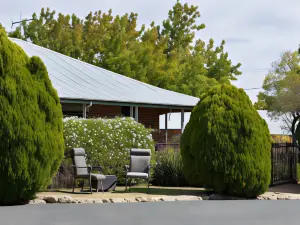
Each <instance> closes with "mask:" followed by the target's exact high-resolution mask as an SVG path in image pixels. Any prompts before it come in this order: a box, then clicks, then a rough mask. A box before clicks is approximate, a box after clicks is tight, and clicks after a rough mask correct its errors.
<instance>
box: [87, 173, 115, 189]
mask: <svg viewBox="0 0 300 225" xmlns="http://www.w3.org/2000/svg"><path fill="white" fill-rule="evenodd" d="M105 177H106V179H104V180H102V182H103V189H104V190H103V191H108V190H111V191H114V190H116V186H117V181H118V179H117V177H116V176H115V175H105ZM92 188H93V189H96V190H97V189H98V191H102V189H101V180H98V181H97V180H92Z"/></svg>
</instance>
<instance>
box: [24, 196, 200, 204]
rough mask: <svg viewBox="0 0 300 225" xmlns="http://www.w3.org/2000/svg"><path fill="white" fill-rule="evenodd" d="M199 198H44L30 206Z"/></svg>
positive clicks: (198, 198)
mask: <svg viewBox="0 0 300 225" xmlns="http://www.w3.org/2000/svg"><path fill="white" fill-rule="evenodd" d="M200 200H203V199H202V197H199V196H183V195H182V196H162V197H147V196H146V197H132V198H95V199H81V198H77V199H76V198H72V197H71V196H53V195H51V196H50V195H49V196H44V197H40V198H38V199H34V200H31V201H29V204H46V203H49V204H53V203H75V204H78V203H81V204H101V203H138V202H170V201H200Z"/></svg>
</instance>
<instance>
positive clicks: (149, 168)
mask: <svg viewBox="0 0 300 225" xmlns="http://www.w3.org/2000/svg"><path fill="white" fill-rule="evenodd" d="M150 170H151V165H149V166H148V174H150Z"/></svg>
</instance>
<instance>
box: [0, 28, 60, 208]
mask: <svg viewBox="0 0 300 225" xmlns="http://www.w3.org/2000/svg"><path fill="white" fill-rule="evenodd" d="M62 129H63V126H62V111H61V105H60V102H59V98H58V95H57V92H56V91H55V89H54V88H53V87H52V84H51V82H50V79H49V77H48V73H47V70H46V67H45V65H44V64H43V62H42V61H41V60H40V59H39V58H38V57H31V58H29V57H28V56H27V55H26V54H25V53H24V51H23V50H22V49H21V48H20V47H19V46H17V45H16V44H14V43H13V42H11V41H10V40H9V39H8V38H7V36H6V33H5V31H4V30H3V29H0V204H19V203H21V202H24V201H27V200H30V199H32V198H33V197H34V195H35V193H36V192H37V191H38V190H39V189H40V188H42V187H46V186H47V185H48V184H49V182H50V181H51V177H52V176H53V175H54V174H55V173H56V171H57V169H58V167H59V164H60V162H61V160H62V157H63V152H64V141H63V130H62Z"/></svg>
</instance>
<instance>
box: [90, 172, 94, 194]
mask: <svg viewBox="0 0 300 225" xmlns="http://www.w3.org/2000/svg"><path fill="white" fill-rule="evenodd" d="M90 192H91V194H92V193H93V191H92V178H91V176H90Z"/></svg>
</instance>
